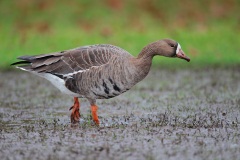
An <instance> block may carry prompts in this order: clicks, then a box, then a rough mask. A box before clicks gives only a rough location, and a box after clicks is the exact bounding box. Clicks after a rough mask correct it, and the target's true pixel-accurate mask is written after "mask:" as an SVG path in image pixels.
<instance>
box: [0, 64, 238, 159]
mask: <svg viewBox="0 0 240 160" xmlns="http://www.w3.org/2000/svg"><path fill="white" fill-rule="evenodd" d="M0 77H1V78H0V87H1V92H0V105H1V108H0V122H1V123H0V147H1V150H0V159H1V160H4V159H138V160H141V159H151V160H152V159H178V160H180V159H228V160H230V159H231V160H234V159H240V70H239V68H228V69H223V68H219V69H217V68H210V69H192V70H190V69H183V70H180V69H179V70H167V69H153V70H152V71H151V72H150V74H149V75H148V77H147V78H145V79H144V80H143V81H142V82H141V83H139V84H138V85H136V86H135V87H134V88H133V89H132V90H130V91H128V92H126V93H124V94H123V95H120V96H118V97H116V98H113V99H110V100H98V106H99V117H100V121H101V126H100V127H97V126H95V125H93V123H92V121H91V119H90V107H89V104H88V102H87V101H86V100H85V99H82V100H81V116H82V119H81V122H80V123H79V124H77V125H71V124H70V118H69V116H70V112H69V110H68V109H69V107H71V105H72V103H73V98H72V97H69V96H67V95H63V94H61V93H60V92H59V91H58V90H57V89H56V88H54V87H53V86H52V85H51V84H50V83H49V82H47V81H46V80H44V79H42V78H39V77H36V76H34V75H31V74H29V73H26V72H23V71H20V72H16V71H10V72H0Z"/></svg>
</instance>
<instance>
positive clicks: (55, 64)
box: [13, 44, 131, 76]
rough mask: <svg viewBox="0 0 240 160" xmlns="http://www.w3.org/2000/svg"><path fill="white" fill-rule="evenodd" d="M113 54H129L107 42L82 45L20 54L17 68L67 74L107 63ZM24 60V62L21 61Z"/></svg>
mask: <svg viewBox="0 0 240 160" xmlns="http://www.w3.org/2000/svg"><path fill="white" fill-rule="evenodd" d="M113 56H131V55H130V54H129V53H128V52H127V51H125V50H123V49H121V48H119V47H116V46H113V45H107V44H101V45H92V46H83V47H79V48H75V49H71V50H66V51H62V52H55V53H50V54H43V55H37V56H22V57H19V58H18V59H20V60H24V61H21V63H13V64H21V65H20V66H18V68H21V69H24V70H28V71H34V72H45V73H51V74H54V75H63V76H64V75H69V74H71V73H77V72H81V71H84V70H87V69H89V68H91V67H93V66H94V67H97V66H101V65H104V64H107V63H108V62H109V60H110V59H111V58H112V57H113ZM22 62H26V63H22Z"/></svg>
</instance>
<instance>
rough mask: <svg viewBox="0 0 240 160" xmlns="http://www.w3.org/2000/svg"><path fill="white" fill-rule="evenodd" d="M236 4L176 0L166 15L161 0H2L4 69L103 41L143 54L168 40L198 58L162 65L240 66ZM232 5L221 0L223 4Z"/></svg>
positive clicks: (0, 26)
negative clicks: (155, 43)
mask: <svg viewBox="0 0 240 160" xmlns="http://www.w3.org/2000/svg"><path fill="white" fill-rule="evenodd" d="M213 2H215V1H213ZM233 2H234V3H229V4H230V7H225V10H224V11H222V10H221V12H220V11H218V10H217V11H216V13H215V12H213V11H215V10H213V11H212V9H211V7H212V6H211V5H213V7H214V6H215V5H217V4H215V3H213V4H211V5H209V6H204V7H203V6H202V4H201V3H193V4H191V5H192V6H193V8H195V9H192V8H185V9H184V7H186V6H184V5H182V4H178V5H179V8H176V7H174V6H175V5H174V4H175V3H178V1H170V2H168V3H167V4H165V3H164V5H169V6H173V7H172V8H173V12H172V13H171V12H169V11H166V12H164V13H162V12H160V11H158V10H156V6H158V7H160V8H161V9H162V11H164V9H165V10H166V8H165V7H166V6H164V5H163V3H162V2H161V1H159V2H157V1H150V2H148V3H146V4H145V2H144V1H139V2H136V3H132V2H129V3H127V1H122V2H119V4H118V3H117V2H115V1H114V0H109V1H105V2H104V3H100V2H98V1H96V2H94V3H95V5H92V3H93V2H89V1H73V2H72V3H66V2H65V1H52V2H48V1H39V2H38V1H36V2H34V1H32V2H31V1H24V0H19V1H1V2H0V3H1V5H0V6H1V7H0V35H1V39H0V44H1V47H0V54H1V62H0V67H1V68H9V64H11V63H12V62H15V59H16V57H18V56H21V55H35V54H43V53H50V52H55V51H61V50H66V49H71V48H74V47H78V46H83V45H90V44H97V43H110V44H114V45H117V46H120V47H122V48H124V49H126V50H128V51H129V52H130V53H132V54H133V55H137V54H138V53H139V52H140V51H141V49H142V48H143V47H144V46H145V45H147V44H148V43H150V42H152V41H156V40H158V39H162V38H172V39H175V40H177V41H178V42H179V43H180V44H181V46H182V48H183V50H184V51H185V53H186V54H187V55H188V56H189V57H191V60H192V61H191V63H185V62H183V61H179V60H178V61H176V60H173V59H168V58H162V57H161V58H160V57H156V58H154V65H156V66H168V67H171V66H175V65H180V66H186V67H194V66H206V65H207V66H209V65H210V66H212V65H223V66H232V65H235V66H236V65H237V66H238V65H239V64H240V56H238V55H239V52H240V47H239V44H240V36H239V35H240V34H239V29H237V28H238V27H239V24H238V23H237V22H236V20H237V18H238V17H237V14H234V13H235V11H237V10H238V8H239V6H238V1H233ZM229 4H225V2H220V3H218V5H219V6H217V7H220V9H221V7H224V6H226V5H228V6H229ZM121 6H123V7H121ZM154 7H155V8H154ZM9 8H11V10H9ZM208 10H209V11H208ZM199 12H202V14H201V15H200V14H199ZM205 12H206V13H205ZM218 12H219V13H218ZM222 12H223V13H222ZM190 13H194V14H190ZM215 14H216V15H215ZM222 14H223V15H225V16H222V17H223V18H222V17H221V15H222ZM173 15H174V16H173ZM181 15H186V16H185V17H184V16H181ZM201 16H202V17H201ZM123 17H124V18H123ZM169 19H170V20H169ZM171 19H172V20H171Z"/></svg>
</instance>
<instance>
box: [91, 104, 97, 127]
mask: <svg viewBox="0 0 240 160" xmlns="http://www.w3.org/2000/svg"><path fill="white" fill-rule="evenodd" d="M97 110H98V107H97V106H96V105H91V111H92V118H93V121H94V122H95V123H96V124H97V125H99V120H98V115H97Z"/></svg>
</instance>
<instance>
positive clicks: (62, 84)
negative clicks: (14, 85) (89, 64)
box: [16, 67, 82, 97]
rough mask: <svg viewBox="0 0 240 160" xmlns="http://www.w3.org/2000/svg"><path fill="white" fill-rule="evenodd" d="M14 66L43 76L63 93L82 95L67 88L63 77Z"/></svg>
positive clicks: (75, 95)
mask: <svg viewBox="0 0 240 160" xmlns="http://www.w3.org/2000/svg"><path fill="white" fill-rule="evenodd" d="M16 68H19V69H21V70H24V71H27V72H31V73H33V74H35V75H37V76H40V77H43V78H45V79H47V80H48V81H50V82H51V83H52V84H53V85H54V86H55V87H56V88H58V89H59V90H60V91H61V92H62V93H64V94H68V95H70V96H74V97H82V96H81V95H79V94H77V93H74V92H72V91H70V90H69V89H67V87H66V86H65V81H64V80H63V79H61V78H59V77H57V76H55V75H53V74H50V73H38V72H34V71H28V70H26V69H24V68H21V67H16ZM72 74H73V73H72Z"/></svg>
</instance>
